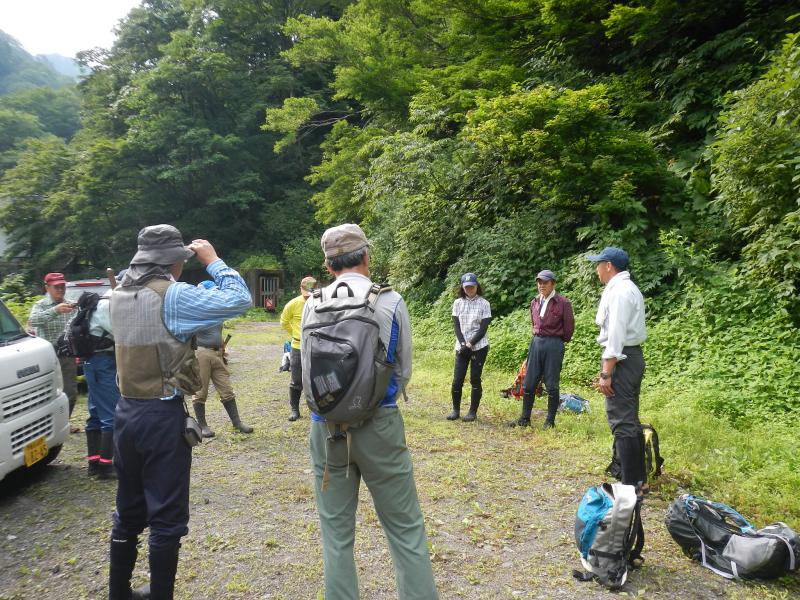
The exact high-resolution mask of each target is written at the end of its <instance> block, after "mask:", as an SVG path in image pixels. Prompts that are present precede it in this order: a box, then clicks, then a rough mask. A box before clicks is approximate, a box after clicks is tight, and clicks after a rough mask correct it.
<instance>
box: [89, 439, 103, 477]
mask: <svg viewBox="0 0 800 600" xmlns="http://www.w3.org/2000/svg"><path fill="white" fill-rule="evenodd" d="M99 460H100V430H99V429H93V430H91V431H88V430H87V431H86V461H87V462H88V464H89V469H88V473H89V477H94V476H95V475H97V463H98V461H99Z"/></svg>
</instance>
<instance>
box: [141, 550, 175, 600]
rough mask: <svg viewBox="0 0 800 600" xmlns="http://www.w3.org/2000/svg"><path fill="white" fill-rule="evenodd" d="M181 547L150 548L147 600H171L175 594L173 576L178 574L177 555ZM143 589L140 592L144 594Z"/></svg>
mask: <svg viewBox="0 0 800 600" xmlns="http://www.w3.org/2000/svg"><path fill="white" fill-rule="evenodd" d="M180 548H181V545H180V543H178V542H176V543H174V544H171V545H168V546H158V547H155V548H154V547H153V546H150V557H149V558H150V590H149V591H150V594H149V596H147V598H148V599H149V600H172V599H173V596H174V593H175V574H176V573H177V572H178V553H179V552H180ZM144 591H145V589H142V590H140V592H142V593H143V592H144Z"/></svg>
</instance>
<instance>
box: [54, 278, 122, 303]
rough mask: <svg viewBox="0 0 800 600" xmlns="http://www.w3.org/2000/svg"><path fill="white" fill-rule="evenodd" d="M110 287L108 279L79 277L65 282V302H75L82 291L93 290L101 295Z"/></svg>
mask: <svg viewBox="0 0 800 600" xmlns="http://www.w3.org/2000/svg"><path fill="white" fill-rule="evenodd" d="M110 289H111V284H110V283H109V282H108V279H79V280H78V281H70V282H68V283H67V292H66V294H65V297H66V300H67V302H77V301H78V298H80V297H81V294H83V292H94V293H96V294H99V295H100V296H102V295H103V294H105V293H106V292H107V291H108V290H110Z"/></svg>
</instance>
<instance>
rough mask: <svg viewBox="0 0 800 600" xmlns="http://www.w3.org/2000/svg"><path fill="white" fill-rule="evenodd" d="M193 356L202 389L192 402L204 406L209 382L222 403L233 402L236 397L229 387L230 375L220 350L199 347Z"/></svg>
mask: <svg viewBox="0 0 800 600" xmlns="http://www.w3.org/2000/svg"><path fill="white" fill-rule="evenodd" d="M195 354H196V355H197V362H198V365H199V367H200V381H201V382H202V384H203V387H202V388H200V391H199V392H197V394H196V395H195V396H194V397H193V398H192V402H199V403H201V404H205V401H206V398H208V384H209V382H212V383H213V384H214V388H215V389H216V390H217V393H218V394H219V398H220V400H221V401H222V402H227V401H228V400H235V399H236V395H235V394H234V393H233V387H232V386H231V374H230V371H228V365H226V364H225V362H224V361H223V360H222V350H212V349H211V348H202V347H200V348H198V349H197V350H196V351H195Z"/></svg>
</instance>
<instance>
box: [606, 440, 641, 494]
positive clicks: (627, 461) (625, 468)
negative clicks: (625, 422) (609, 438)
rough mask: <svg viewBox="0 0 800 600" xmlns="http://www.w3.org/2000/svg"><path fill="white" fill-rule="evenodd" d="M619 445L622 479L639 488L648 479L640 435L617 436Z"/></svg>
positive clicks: (626, 483)
mask: <svg viewBox="0 0 800 600" xmlns="http://www.w3.org/2000/svg"><path fill="white" fill-rule="evenodd" d="M614 441H615V443H616V446H617V455H618V456H619V462H620V467H621V471H622V475H621V481H622V483H624V484H625V485H633V486H636V488H637V490H638V489H639V488H641V486H642V484H644V483H645V481H647V475H646V473H645V467H644V445H643V444H642V443H641V440H640V439H639V437H638V436H637V437H617V438H615V439H614Z"/></svg>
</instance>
